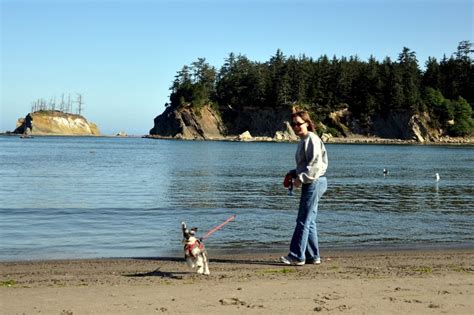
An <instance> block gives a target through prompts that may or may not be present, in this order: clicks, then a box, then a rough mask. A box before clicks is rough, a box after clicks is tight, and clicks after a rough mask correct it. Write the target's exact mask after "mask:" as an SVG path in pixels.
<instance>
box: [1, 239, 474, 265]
mask: <svg viewBox="0 0 474 315" xmlns="http://www.w3.org/2000/svg"><path fill="white" fill-rule="evenodd" d="M288 246H289V244H288V245H284V246H283V245H282V246H276V247H271V248H265V249H262V248H232V249H229V248H217V249H216V248H212V247H211V248H210V247H207V252H208V254H209V255H210V256H217V257H221V256H240V255H245V256H255V257H258V256H265V255H273V256H275V257H280V256H281V255H283V254H285V253H286V252H287V250H288ZM455 250H460V251H469V250H472V251H474V243H444V244H439V243H438V244H405V245H400V244H398V245H394V244H389V245H370V246H357V245H354V246H340V247H339V246H328V247H326V246H324V245H323V246H320V251H321V255H322V256H323V257H324V255H325V253H326V252H327V253H355V254H357V253H358V252H361V253H376V252H384V253H395V252H429V251H455ZM181 256H182V251H181V250H178V249H173V250H168V251H164V252H163V253H162V254H158V255H153V256H103V257H87V256H85V257H80V256H78V257H43V258H37V259H35V258H20V259H15V258H13V259H0V266H1V265H2V264H8V263H39V262H55V261H83V260H94V261H101V260H124V259H144V260H153V259H155V260H159V259H162V258H166V259H168V258H172V257H175V258H177V259H179V258H181Z"/></svg>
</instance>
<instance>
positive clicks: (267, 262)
mask: <svg viewBox="0 0 474 315" xmlns="http://www.w3.org/2000/svg"><path fill="white" fill-rule="evenodd" d="M133 259H138V260H152V261H172V262H184V258H183V257H134V258H133ZM209 262H210V263H220V264H240V265H268V266H283V267H285V266H286V267H288V266H287V265H284V264H282V263H280V262H278V261H277V260H276V259H275V260H263V259H260V260H255V259H229V258H212V257H210V258H209Z"/></svg>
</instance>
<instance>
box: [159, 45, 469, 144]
mask: <svg viewBox="0 0 474 315" xmlns="http://www.w3.org/2000/svg"><path fill="white" fill-rule="evenodd" d="M472 46H473V45H472V43H471V42H470V41H462V42H460V43H459V45H458V47H457V51H456V52H454V53H453V54H452V55H451V56H449V57H447V56H446V55H444V56H443V58H442V59H441V60H440V61H438V60H437V59H436V58H434V57H429V58H428V60H427V61H426V63H425V69H424V70H421V69H420V67H419V64H418V60H417V58H416V53H415V52H414V51H412V50H410V49H409V48H407V47H404V48H403V50H402V52H401V53H400V54H399V56H398V59H397V60H391V58H389V57H386V58H385V59H384V60H383V61H378V60H376V59H375V58H374V57H373V56H371V57H370V58H369V59H368V60H367V61H363V60H360V59H359V58H358V57H357V56H350V57H341V58H336V56H334V57H332V58H329V57H328V56H327V55H322V56H320V57H319V58H317V59H313V58H311V57H308V56H306V55H300V56H298V57H296V56H289V57H287V56H285V55H284V54H283V52H282V51H281V50H280V49H278V50H277V51H276V54H275V55H274V56H272V57H271V58H270V60H268V61H266V62H256V61H251V60H249V59H248V58H247V57H246V56H245V55H242V54H238V55H236V54H234V53H230V54H229V56H228V57H227V58H226V59H225V62H224V64H223V65H222V67H221V68H220V69H219V70H217V69H216V68H215V67H213V66H211V65H209V64H208V63H207V62H206V59H205V58H198V60H197V61H195V62H193V63H191V64H190V65H185V66H183V68H182V69H181V70H180V71H178V72H177V74H176V76H175V78H174V81H173V83H172V85H171V87H170V90H171V94H170V103H167V104H166V106H171V107H173V108H179V107H181V106H193V107H194V108H200V107H202V106H204V105H212V106H214V107H215V108H216V109H219V108H223V107H226V108H231V109H234V110H237V111H240V110H243V109H244V108H247V107H252V108H265V107H273V108H279V107H291V106H293V105H294V104H298V105H299V106H300V107H303V108H305V109H307V110H309V111H310V112H312V113H315V114H316V117H317V118H319V117H326V116H327V114H328V113H330V112H332V111H335V110H340V109H343V108H348V109H349V111H351V113H352V114H353V115H354V117H355V118H357V119H359V120H360V122H361V123H362V125H366V126H368V125H370V123H371V117H373V115H376V114H378V115H384V116H387V115H390V113H391V112H393V111H399V110H406V111H409V112H411V113H420V112H428V113H429V114H430V117H431V120H432V124H433V127H437V128H442V129H444V130H446V131H447V132H448V134H449V135H452V136H464V135H468V134H472V132H473V130H474V123H473V117H472V113H473V112H472V106H473V104H474V64H473V59H472V58H471V54H472V53H473V52H474V50H473V49H472Z"/></svg>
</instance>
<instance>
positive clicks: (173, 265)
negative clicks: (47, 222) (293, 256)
mask: <svg viewBox="0 0 474 315" xmlns="http://www.w3.org/2000/svg"><path fill="white" fill-rule="evenodd" d="M279 254H284V253H258V254H232V255H230V254H229V255H218V256H217V255H212V253H210V256H211V257H210V258H211V263H210V269H211V275H210V276H200V275H196V274H193V273H190V272H189V270H188V269H187V266H186V264H185V262H184V259H183V258H181V257H158V258H135V259H97V260H61V261H23V262H3V263H0V271H1V277H0V281H1V287H0V304H1V307H0V310H1V311H0V313H2V314H58V315H59V314H62V315H66V314H68V315H69V314H156V313H170V314H179V313H181V314H242V313H249V314H313V313H324V314H472V311H473V310H474V250H473V249H443V250H393V251H390V250H387V251H380V250H377V251H375V250H374V251H355V250H338V251H324V252H323V254H324V257H323V263H322V264H321V265H305V266H302V267H294V266H284V265H282V264H280V263H278V257H279V256H280V255H279Z"/></svg>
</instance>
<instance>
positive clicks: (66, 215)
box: [0, 137, 474, 261]
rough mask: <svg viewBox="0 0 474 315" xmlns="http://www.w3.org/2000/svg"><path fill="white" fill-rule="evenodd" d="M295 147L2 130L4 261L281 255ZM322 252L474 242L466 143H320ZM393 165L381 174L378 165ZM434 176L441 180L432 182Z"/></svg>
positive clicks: (470, 151) (471, 152)
mask: <svg viewBox="0 0 474 315" xmlns="http://www.w3.org/2000/svg"><path fill="white" fill-rule="evenodd" d="M295 150H296V144H290V143H242V142H213V141H173V140H153V139H142V138H93V137H91V138H89V137H35V138H33V139H20V138H17V137H0V260H1V261H10V260H30V259H62V258H102V257H157V256H167V255H181V254H182V245H181V243H180V241H181V230H180V223H181V222H182V221H185V222H187V224H188V225H189V226H196V227H198V228H199V231H198V236H202V235H204V234H205V233H206V232H207V231H209V230H211V229H212V228H214V227H215V226H217V225H219V224H220V223H222V222H223V221H225V220H226V219H227V218H229V217H230V216H231V215H234V214H235V215H236V219H235V220H234V221H232V222H231V223H229V224H227V225H225V226H224V227H223V228H222V229H220V230H218V231H217V232H216V233H214V234H212V235H211V236H210V237H209V238H208V239H207V240H206V246H207V248H208V250H209V251H210V252H211V253H213V252H219V251H234V250H236V251H249V252H250V251H279V250H281V253H282V254H284V253H286V250H287V247H288V244H289V240H290V238H291V235H292V232H293V228H294V224H295V218H296V212H297V207H298V201H299V191H298V190H296V191H295V193H294V195H293V196H289V195H288V193H287V190H286V189H285V188H284V187H283V185H282V182H283V177H284V175H285V174H286V172H287V171H288V170H289V169H291V168H293V166H294V152H295ZM327 150H328V155H329V162H330V165H329V169H328V172H327V178H328V186H329V187H328V191H327V193H326V194H325V195H324V197H323V199H322V200H321V202H320V207H319V212H318V231H319V238H320V246H321V249H322V251H324V249H326V248H373V247H383V248H393V247H437V246H448V247H451V246H466V247H473V245H474V236H473V235H474V234H473V227H474V206H473V205H474V147H472V146H423V145H363V144H328V145H327ZM384 168H386V169H388V171H389V175H388V176H384V175H383V169H384ZM435 173H439V175H440V177H441V179H440V181H439V182H437V181H436V180H435Z"/></svg>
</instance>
